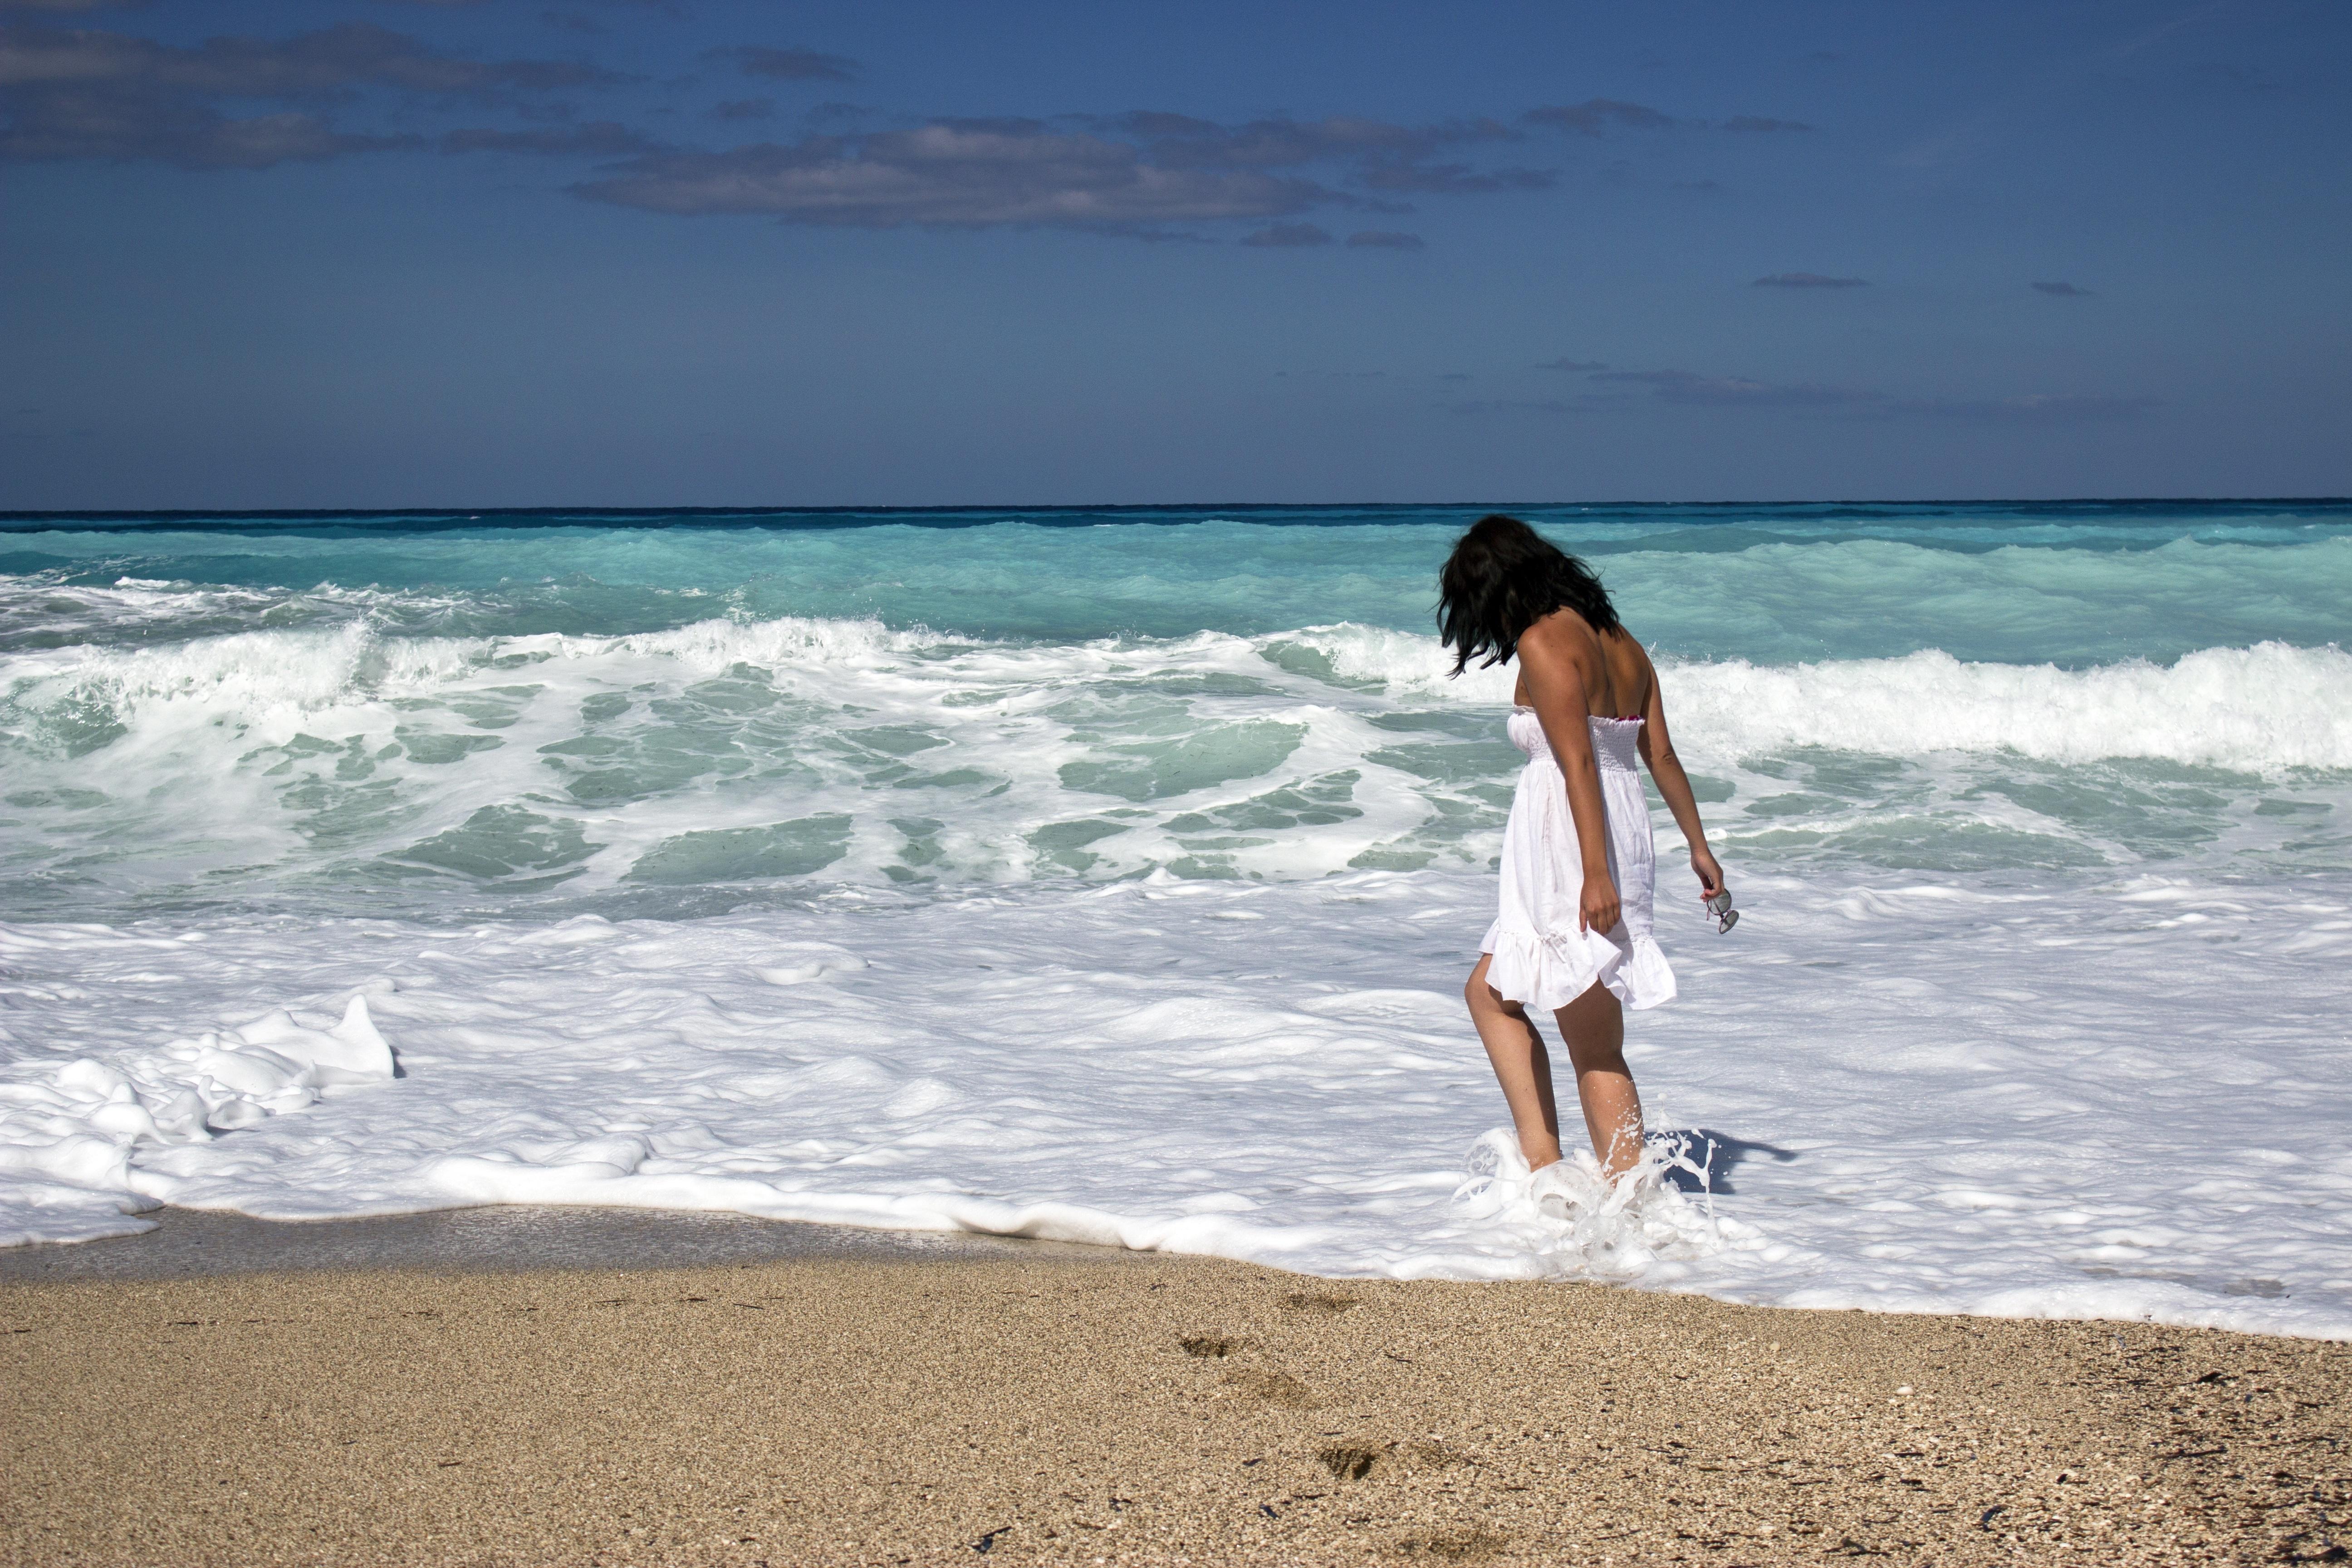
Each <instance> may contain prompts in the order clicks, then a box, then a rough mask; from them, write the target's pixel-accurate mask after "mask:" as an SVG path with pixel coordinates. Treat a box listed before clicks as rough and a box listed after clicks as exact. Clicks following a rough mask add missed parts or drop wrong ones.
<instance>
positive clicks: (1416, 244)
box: [1348, 228, 1422, 250]
mask: <svg viewBox="0 0 2352 1568" xmlns="http://www.w3.org/2000/svg"><path fill="white" fill-rule="evenodd" d="M1348 246H1349V249H1351V250H1419V249H1420V248H1421V247H1422V244H1421V236H1419V235H1417V234H1403V233H1401V232H1399V231H1398V230H1396V229H1392V228H1360V229H1358V230H1357V231H1356V232H1355V233H1353V234H1351V235H1349V237H1348Z"/></svg>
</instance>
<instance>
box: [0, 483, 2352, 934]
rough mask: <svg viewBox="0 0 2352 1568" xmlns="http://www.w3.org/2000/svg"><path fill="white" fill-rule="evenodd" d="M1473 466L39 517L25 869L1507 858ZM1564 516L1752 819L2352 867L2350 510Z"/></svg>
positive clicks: (24, 801) (28, 672)
mask: <svg viewBox="0 0 2352 1568" xmlns="http://www.w3.org/2000/svg"><path fill="white" fill-rule="evenodd" d="M1477 510H1480V509H1475V508H1468V507H1447V508H1380V509H1361V508H1312V509H1223V510H1220V509H1198V510H1174V509H1148V510H1110V511H1086V510H1054V511H1039V512H1018V511H956V512H869V513H845V512H802V513H792V512H780V513H705V512H693V513H625V514H624V513H609V514H607V513H550V512H533V513H490V514H481V515H478V516H477V515H468V514H454V513H433V514H423V513H419V514H399V515H390V514H365V515H342V514H337V515H315V516H288V515H283V514H268V515H260V516H229V515H222V516H191V515H172V516H166V517H141V518H82V517H31V516H22V515H19V516H15V517H11V518H7V519H5V520H0V756H4V757H5V769H6V776H7V781H8V782H7V784H6V786H5V796H0V800H5V805H0V915H11V916H19V917H36V918H59V917H68V918H70V917H73V916H76V915H84V916H89V917H92V918H95V917H98V916H107V917H112V916H118V915H128V914H137V913H142V912H155V911H160V910H184V909H192V908H204V909H213V908H226V909H233V910H285V911H297V910H309V911H322V910H323V911H332V910H357V909H366V910H384V911H398V912H404V913H411V914H417V915H424V916H429V917H435V918H441V917H446V918H470V917H472V916H474V915H478V914H482V913H493V912H496V913H515V912H535V913H544V914H547V915H549V916H554V915H558V914H566V913H577V912H580V911H582V910H597V911H619V912H628V913H656V914H665V915H687V914H698V913H709V912H716V911H720V910H730V909H736V908H740V907H745V906H747V905H748V906H752V907H758V906H761V905H762V904H764V903H772V902H779V901H782V902H793V901H805V900H809V899H813V898H823V897H828V896H836V895H838V894H840V893H842V892H844V891H845V890H846V891H853V892H855V891H859V890H863V891H866V892H868V893H878V892H884V891H888V892H892V893H894V894H895V895H897V896H901V897H908V896H913V897H923V896H933V895H935V894H939V893H943V892H950V891H952V889H956V888H959V887H966V886H970V885H971V884H973V883H975V882H1001V881H1006V880H1013V881H1024V880H1039V879H1076V880H1081V881H1084V880H1108V879H1120V878H1126V877H1134V876H1143V875H1148V874H1150V873H1152V872H1154V871H1160V870H1164V871H1166V872H1168V873H1169V874H1171V875H1173V876H1176V877H1179V878H1188V879H1199V878H1244V879H1246V878H1260V879H1297V878H1311V877H1318V876H1323V875H1328V874H1329V873H1331V872H1334V871H1339V870H1345V869H1349V868H1389V869H1396V870H1406V871H1414V870H1426V871H1430V872H1433V873H1443V872H1445V871H1448V870H1458V871H1466V872H1476V871H1480V870H1483V868H1484V867H1485V866H1486V862H1487V859H1488V858H1489V857H1490V856H1491V854H1492V852H1493V840H1494V837H1495V836H1496V832H1497V831H1498V829H1499V825H1500V821H1501V815H1502V811H1503V808H1504V805H1505V804H1506V803H1507V791H1508V785H1509V782H1510V777H1511V774H1512V773H1513V771H1514V769H1515V767H1516V764H1517V754H1516V753H1514V752H1511V751H1510V749H1509V748H1508V747H1507V745H1505V744H1504V743H1503V742H1502V741H1501V739H1500V725H1499V719H1498V708H1499V704H1500V703H1501V702H1502V701H1504V700H1507V689H1505V688H1504V687H1502V686H1501V685H1500V684H1498V677H1497V676H1496V675H1495V674H1489V675H1486V676H1484V677H1475V676H1474V677H1470V678H1465V679H1464V680H1462V681H1458V682H1448V681H1445V680H1444V679H1441V678H1440V671H1441V669H1442V666H1441V664H1440V662H1439V659H1438V656H1437V653H1436V649H1435V646H1434V643H1433V640H1432V639H1431V638H1430V636H1429V627H1430V625H1431V612H1432V609H1433V599H1434V590H1433V578H1434V574H1435V570H1436V566H1437V563H1439V561H1440V560H1441V559H1442V558H1443V556H1444V552H1445V551H1446V549H1447V548H1448V546H1449V545H1450V543H1451V542H1452V540H1453V538H1454V535H1455V534H1456V533H1457V532H1458V531H1459V530H1460V528H1461V527H1462V526H1463V525H1464V524H1465V523H1466V522H1467V521H1470V519H1471V518H1472V517H1474V516H1475V514H1476V511H1477ZM1517 510H1518V512H1519V514H1520V515H1523V516H1526V517H1528V518H1529V519H1530V520H1531V521H1536V522H1537V523H1538V525H1539V526H1540V527H1542V528H1543V529H1544V530H1545V531H1547V532H1548V533H1549V535H1550V536H1551V537H1553V538H1554V539H1556V540H1557V541H1559V542H1560V543H1561V544H1562V545H1563V546H1565V547H1567V548H1569V549H1571V550H1573V551H1576V552H1579V553H1580V554H1583V555H1585V556H1587V557H1589V558H1590V559H1591V560H1592V562H1593V563H1594V564H1595V565H1596V567H1597V568H1598V569H1599V570H1600V571H1601V574H1602V575H1603V577H1604V580H1605V581H1606V582H1607V583H1608V584H1609V586H1610V588H1611V590H1612V593H1613V594H1614V595H1616V597H1617V600H1618V603H1619V605H1620V607H1621V609H1622V611H1623V613H1624V615H1625V616H1626V619H1627V621H1628V623H1629V625H1631V626H1633V629H1634V630H1635V632H1636V633H1637V635H1639V636H1641V637H1643V639H1644V640H1645V641H1647V642H1648V643H1650V644H1651V646H1652V647H1653V648H1654V651H1655V653H1656V654H1657V656H1658V657H1659V658H1660V660H1661V662H1662V664H1663V665H1664V667H1665V668H1666V670H1667V680H1666V693H1667V700H1668V704H1669V713H1670V716H1672V717H1673V718H1674V720H1675V726H1676V738H1677V741H1678V742H1679V743H1680V744H1681V746H1682V748H1683V750H1684V752H1685V755H1686V757H1687V758H1689V759H1690V760H1691V761H1692V762H1693V763H1694V764H1695V765H1696V769H1697V771H1698V773H1699V774H1700V788H1701V793H1702V795H1704V796H1705V797H1706V802H1707V805H1708V810H1709V812H1710V814H1711V818H1712V822H1713V824H1714V831H1715V832H1716V833H1717V836H1718V837H1720V838H1721V840H1722V845H1721V847H1722V848H1723V850H1724V852H1725V854H1726V857H1727V860H1733V859H1736V860H1741V861H1744V862H1745V863H1747V864H1751V865H1756V866H1759V867H1761V866H1766V865H1769V866H1773V867H1778V868H1804V867H1832V868H1834V867H1837V866H1841V865H1848V866H1866V867H1873V868H1894V869H1904V868H1918V869H1926V870H1933V869H1945V870H1959V871H2013V872H2017V873H2021V874H2034V873H2063V874H2069V875H2099V874H2110V873H2113V872H2114V871H2116V870H2117V869H2118V868H2127V867H2133V866H2140V865H2147V864H2154V863H2161V862H2179V861H2182V860H2194V861H2197V862H2198V863H2199V864H2200V865H2204V866H2207V867H2209V868H2216V869H2219V870H2221V871H2223V872H2224V873H2234V872H2238V871H2242V872H2244V873H2247V874H2274V873H2279V872H2292V871H2297V870H2309V869H2325V868H2341V867H2343V866H2345V865H2347V864H2352V847H2347V846H2352V832H2347V826H2346V824H2347V817H2346V816H2345V812H2346V809H2347V803H2352V795H2347V782H2352V661H2347V657H2346V656H2345V655H2344V654H2343V652H2342V651H2341V645H2342V644H2343V643H2344V642H2345V641H2346V640H2347V635H2352V610H2347V605H2352V503H2346V502H2341V501H2312V502H2213V501H2162V502H2082V503H2067V504H2055V505H2045V504H2031V505H2007V504H2000V503H1984V504H1976V503H1971V504H1949V505H1805V506H1748V507H1741V506H1705V507H1672V506H1642V507H1585V506H1539V507H1523V508H1519V509H1517ZM927 890H928V891H927Z"/></svg>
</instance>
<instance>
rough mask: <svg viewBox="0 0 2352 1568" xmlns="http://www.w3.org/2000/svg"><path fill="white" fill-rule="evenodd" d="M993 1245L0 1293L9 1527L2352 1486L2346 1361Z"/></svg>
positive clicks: (737, 1518)
mask: <svg viewBox="0 0 2352 1568" xmlns="http://www.w3.org/2000/svg"><path fill="white" fill-rule="evenodd" d="M134 1239H135V1238H134ZM100 1245H103V1244H100ZM1003 1245H1004V1246H1007V1247H1012V1248H1013V1249H1015V1251H1014V1255H1013V1256H1000V1257H982V1256H971V1255H965V1256H958V1257H952V1258H928V1259H926V1258H918V1257H876V1256H863V1257H840V1256H800V1257H793V1258H770V1259H766V1260H761V1261H738V1262H735V1263H733V1264H731V1265H728V1266H709V1265H704V1266H698V1267H686V1268H572V1269H551V1270H537V1271H525V1272H517V1271H511V1270H509V1271H505V1272H499V1271H490V1270H484V1269H475V1268H462V1267H460V1268H442V1269H438V1270H436V1269H421V1268H379V1269H370V1270H365V1271H341V1272H338V1271H334V1270H331V1269H326V1268H317V1269H310V1270H304V1271H300V1272H291V1273H284V1272H281V1273H275V1274H270V1273H246V1274H212V1275H203V1276H194V1277H184V1278H178V1279H103V1278H100V1279H79V1280H71V1281H58V1280H52V1281H47V1282H38V1283H25V1282H22V1281H20V1280H17V1279H8V1280H5V1281H0V1345H5V1347H6V1352H7V1354H8V1356H9V1358H10V1370H9V1373H8V1375H7V1377H6V1378H5V1380H0V1383H5V1388H0V1412H5V1415H0V1446H5V1470H6V1473H7V1474H8V1475H9V1477H10V1478H11V1484H10V1487H9V1488H8V1489H7V1497H6V1499H5V1501H4V1502H0V1555H5V1556H7V1557H8V1558H10V1559H11V1560H16V1561H27V1562H67V1561H105V1562H124V1561H131V1562H157V1561H173V1562H185V1563H272V1562H295V1561H299V1562H307V1563H318V1562H327V1563H343V1562H350V1563H359V1562H375V1561H387V1560H389V1561H399V1562H403V1563H575V1562H576V1563H591V1562H593V1563H746V1564H749V1563H772V1564H782V1563H928V1562H948V1561H967V1560H969V1559H970V1557H971V1556H972V1555H973V1554H974V1553H975V1552H978V1553H982V1554H987V1555H991V1556H1001V1557H1002V1558H1003V1559H1006V1560H1010V1561H1018V1562H1028V1561H1039V1562H1053V1561H1071V1562H1136V1563H1324V1562H1350V1563H1362V1562H1367V1561H1371V1562H1388V1561H1394V1562H1399V1563H1415V1562H1431V1561H1436V1562H1486V1563H1558V1562H1563V1561H1577V1562H1586V1561H1596V1562H1597V1561H1615V1562H1621V1563H1633V1562H1644V1563H1646V1562H1675V1561H1686V1562H1702V1563H1780V1562H1797V1561H1815V1560H1818V1559H1819V1558H1820V1557H1822V1555H1824V1554H1847V1555H1853V1554H1872V1555H1876V1554H1881V1553H1885V1554H1890V1555H1892V1556H1894V1557H1895V1558H1896V1559H1897V1560H1900V1561H1905V1562H1918V1561H1924V1560H1929V1559H1932V1560H1933V1561H1935V1562H1936V1563H1975V1562H1984V1563H1994V1562H2000V1563H2013V1562H2015V1561H2017V1560H2019V1559H2020V1558H2021V1557H2023V1558H2026V1559H2027V1560H2032V1561H2051V1560H2055V1559H2058V1558H2061V1557H2064V1556H2071V1555H2073V1554H2074V1553H2075V1552H2084V1553H2087V1555H2086V1556H2085V1558H2084V1560H2085V1561H2096V1562H2099V1563H2163V1562H2180V1561H2186V1560H2198V1561H2217V1560H2225V1561H2226V1560H2253V1559H2261V1560H2264V1561H2277V1560H2289V1561H2294V1560H2303V1561H2320V1560H2332V1559H2329V1558H2328V1556H2327V1553H2328V1552H2330V1551H2331V1550H2333V1549H2334V1548H2335V1547H2336V1539H2335V1535H2334V1531H2336V1524H2335V1522H2334V1521H2336V1519H2337V1518H2338V1517H2339V1516H2340V1513H2341V1511H2342V1509H2343V1506H2344V1504H2345V1503H2346V1501H2347V1498H2352V1464H2347V1458H2346V1456H2347V1448H2352V1425H2348V1424H2347V1410H2352V1347H2347V1346H2344V1345H2340V1344H2334V1343H2328V1342H2310V1341H2295V1340H2275V1339H2266V1338H2261V1337H2257V1336H2251V1335H2242V1334H2232V1333H2229V1332H2225V1331H2210V1330H2193V1329H2172V1328H2164V1327H2158V1326H2156V1325H2147V1324H2136V1325H2119V1324H2116V1323H2104V1322H2066V1321H2019V1320H2002V1319H1982V1318H1931V1317H1913V1316H1903V1315H1893V1314H1875V1313H1864V1312H1858V1311H1838V1312H1814V1311H1800V1310H1785V1309H1769V1308H1756V1307H1739V1306H1732V1305H1728V1304H1726V1303H1722V1302H1717V1301H1714V1300H1708V1299H1706V1298H1703V1297H1696V1296H1674V1295H1664V1294H1656V1293H1649V1292H1639V1291H1631V1290H1624V1289H1612V1288H1610V1287H1605V1286H1593V1285H1539V1284H1466V1283H1454V1282H1440V1281H1412V1282H1397V1281H1373V1280H1326V1279H1311V1278H1307V1277H1303V1276H1296V1275H1285V1274H1280V1273H1276V1272H1275V1271H1273V1270H1269V1269H1264V1268H1255V1267H1252V1266H1249V1265H1244V1264H1235V1263H1228V1262H1223V1261H1219V1260H1213V1259H1204V1258H1180V1257H1172V1256H1170V1255H1164V1254H1143V1253H1128V1254H1122V1253H1109V1252H1106V1253H1103V1254H1102V1255H1101V1256H1100V1257H1093V1256H1088V1257H1083V1258H1076V1259H1072V1258H1047V1257H1045V1256H1044V1255H1043V1254H1042V1253H1039V1252H1034V1251H1027V1250H1024V1244H1020V1243H1009V1244H1003ZM1027 1245H1034V1244H1027ZM1056 1250H1075V1251H1077V1252H1080V1253H1083V1254H1092V1253H1095V1252H1096V1251H1097V1249H1092V1248H1078V1249H1056ZM1107 1264H1108V1265H1110V1266H1106V1265H1107Z"/></svg>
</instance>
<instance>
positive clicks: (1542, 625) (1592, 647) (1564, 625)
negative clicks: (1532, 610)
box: [1519, 608, 1601, 664]
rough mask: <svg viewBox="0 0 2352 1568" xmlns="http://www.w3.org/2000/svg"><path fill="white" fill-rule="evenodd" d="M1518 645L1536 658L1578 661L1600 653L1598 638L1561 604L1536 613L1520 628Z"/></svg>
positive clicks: (1583, 620) (1582, 618)
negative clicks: (1546, 613) (1525, 628)
mask: <svg viewBox="0 0 2352 1568" xmlns="http://www.w3.org/2000/svg"><path fill="white" fill-rule="evenodd" d="M1519 649H1520V651H1521V653H1522V654H1526V653H1533V654H1534V655H1536V657H1537V658H1546V659H1566V660H1568V661H1570V662H1571V663H1578V664H1581V663H1583V662H1585V661H1587V660H1589V659H1591V658H1593V657H1594V656H1596V655H1597V654H1599V653H1600V651H1601V638H1600V637H1599V636H1598V635H1596V634H1595V633H1594V631H1593V629H1592V627H1591V624H1590V623H1588V622H1587V621H1586V620H1585V618H1584V617H1583V616H1580V615H1578V614H1577V613H1576V612H1575V611H1574V610H1570V609H1566V608H1562V609H1558V610H1554V611H1552V612H1551V614H1549V615H1548V616H1541V617H1539V618H1538V620H1537V621H1536V622H1535V623H1534V624H1533V625H1531V626H1528V629H1527V630H1526V631H1523V632H1521V633H1520V634H1519Z"/></svg>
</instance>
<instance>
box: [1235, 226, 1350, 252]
mask: <svg viewBox="0 0 2352 1568" xmlns="http://www.w3.org/2000/svg"><path fill="white" fill-rule="evenodd" d="M1241 242H1242V243H1243V244H1244V245H1256V246H1266V247H1306V246H1310V245H1328V244H1330V243H1331V233H1330V231H1329V230H1328V229H1325V228H1318V227H1317V226H1315V225H1314V224H1311V223H1278V224H1276V225H1275V226H1273V227H1272V228H1262V229H1259V230H1258V231H1257V232H1256V233H1255V234H1245V235H1244V236H1242V241H1241Z"/></svg>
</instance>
